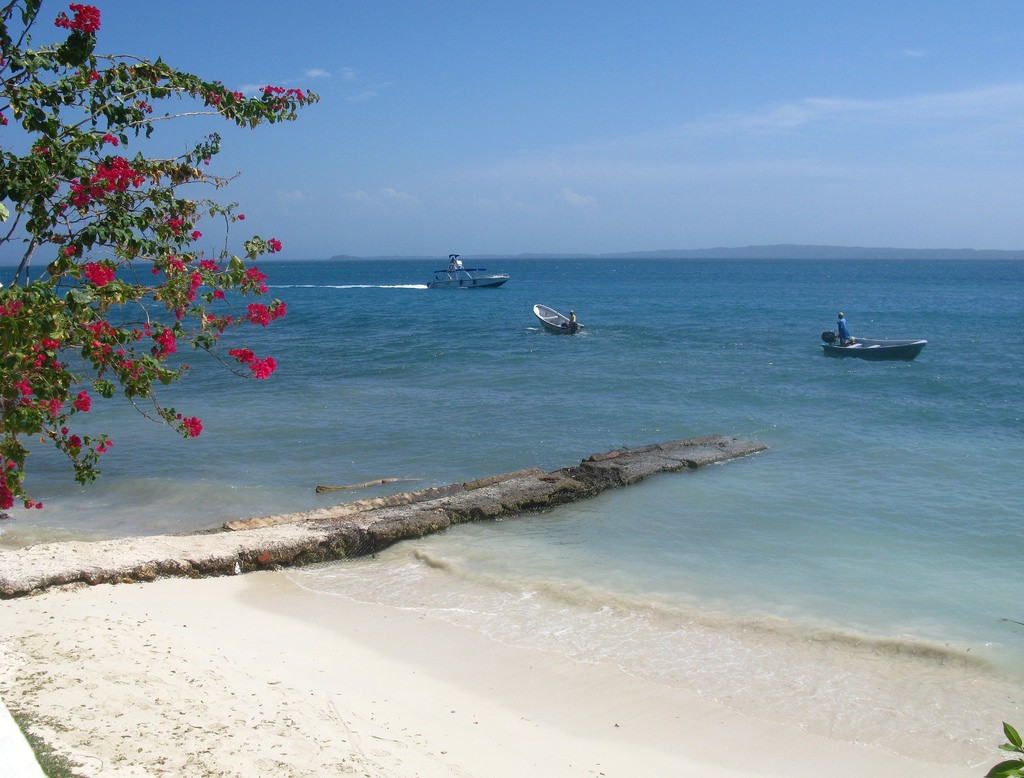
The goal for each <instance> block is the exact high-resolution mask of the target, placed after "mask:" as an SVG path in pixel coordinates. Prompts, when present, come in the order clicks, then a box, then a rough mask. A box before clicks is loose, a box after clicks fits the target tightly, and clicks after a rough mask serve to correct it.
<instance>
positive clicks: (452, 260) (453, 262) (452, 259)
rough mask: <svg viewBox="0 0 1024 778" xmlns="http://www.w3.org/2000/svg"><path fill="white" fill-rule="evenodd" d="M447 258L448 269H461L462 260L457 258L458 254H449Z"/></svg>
mask: <svg viewBox="0 0 1024 778" xmlns="http://www.w3.org/2000/svg"><path fill="white" fill-rule="evenodd" d="M448 260H449V261H448V269H449V270H462V260H461V259H459V255H458V254H449V255H448Z"/></svg>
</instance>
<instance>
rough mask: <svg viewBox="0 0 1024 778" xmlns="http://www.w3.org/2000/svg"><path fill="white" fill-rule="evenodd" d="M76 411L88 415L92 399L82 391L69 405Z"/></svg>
mask: <svg viewBox="0 0 1024 778" xmlns="http://www.w3.org/2000/svg"><path fill="white" fill-rule="evenodd" d="M71 404H72V405H73V406H74V407H75V410H76V411H81V412H82V413H88V412H89V409H90V408H91V407H92V398H91V397H89V393H88V392H87V391H85V390H84V389H83V390H82V391H80V392H79V393H78V397H76V398H75V400H74V402H72V403H71Z"/></svg>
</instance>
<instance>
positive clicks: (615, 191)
mask: <svg viewBox="0 0 1024 778" xmlns="http://www.w3.org/2000/svg"><path fill="white" fill-rule="evenodd" d="M93 2H94V4H95V5H97V6H98V7H99V8H100V9H101V12H102V14H103V17H102V21H103V25H102V28H101V30H100V32H99V36H98V37H99V45H98V51H100V52H103V53H110V52H119V53H131V54H137V55H140V56H145V57H149V58H155V57H157V56H161V57H163V58H164V59H165V60H167V61H168V62H170V63H171V64H173V65H176V66H179V67H181V68H184V69H188V70H191V71H193V72H195V73H198V74H199V75H202V76H204V77H207V78H219V79H220V80H222V81H223V82H224V83H225V84H227V85H228V86H230V87H233V88H239V89H244V88H251V87H252V86H254V85H262V84H266V83H273V84H277V85H284V86H291V87H306V88H310V89H312V90H314V91H317V92H319V93H320V94H321V97H322V102H321V103H320V104H319V105H316V106H314V107H312V108H309V109H307V110H306V111H304V112H303V114H302V116H301V117H300V119H299V120H298V121H297V122H295V123H288V124H285V125H278V126H273V127H267V128H261V129H258V130H256V131H253V132H241V131H233V130H231V128H230V127H229V126H228V125H226V124H224V125H223V126H221V125H219V124H218V125H209V124H204V122H203V121H202V120H198V121H195V122H193V123H192V124H191V125H189V126H187V127H185V129H177V130H174V133H178V132H181V133H183V134H184V136H185V137H195V138H198V137H201V136H202V135H203V134H204V133H205V132H207V131H209V130H210V129H211V128H216V129H218V130H220V131H222V132H223V134H224V136H225V151H224V153H222V154H221V155H220V156H219V157H218V158H217V160H216V161H215V167H216V169H217V172H221V173H233V172H235V171H238V172H240V173H241V176H240V177H239V178H238V179H237V180H236V181H235V182H234V183H233V184H232V185H231V186H230V187H229V189H228V190H227V194H226V197H227V198H228V199H231V200H237V201H239V202H240V203H241V205H242V210H243V211H244V212H245V213H246V214H247V217H248V221H247V222H246V224H247V226H248V227H250V228H255V229H256V230H257V231H258V232H260V233H261V234H263V235H264V236H271V235H275V236H277V237H278V238H280V239H281V240H282V241H283V243H284V247H285V248H284V252H283V255H282V256H284V257H286V258H322V257H329V256H332V255H335V254H352V255H360V256H378V255H387V256H398V255H417V256H424V255H430V256H433V255H436V256H445V255H447V254H448V253H450V252H458V253H461V254H463V255H464V256H469V257H472V256H473V255H476V254H507V255H512V254H518V253H522V252H540V253H549V252H552V253H602V252H622V251H633V250H638V251H641V250H657V249H691V248H706V247H715V246H745V245H751V244H762V243H820V244H836V245H857V246H894V247H907V248H910V247H914V248H929V247H932V248H939V247H946V248H962V247H971V248H994V249H1020V248H1024V3H1022V2H1019V0H1014V1H1013V2H1010V1H1009V0H1007V1H1006V2H991V1H989V0H975V2H971V3H965V2H961V1H956V2H953V1H950V0H934V1H932V2H923V1H917V2H914V1H910V2H893V1H892V0H886V2H875V1H874V0H866V1H862V2H858V3H851V2H843V3H836V2H829V1H828V0H814V1H809V2H802V1H801V2H796V1H790V2H786V1H785V0H781V1H779V2H768V1H755V0H751V1H750V2H738V1H730V0H717V1H716V2H699V3H698V2H684V1H683V0H677V1H675V2H671V1H666V2H644V1H643V0H636V1H635V2H630V3H626V2H621V1H620V2H603V1H602V0H594V1H591V2H582V1H577V0H573V1H570V2H560V1H559V0H545V1H544V2H534V0H525V1H524V0H519V1H518V2H505V3H498V2H490V1H489V0H476V1H475V2H456V1H451V2H426V1H423V2H417V1H416V0H406V1H405V2H401V1H398V0H316V1H314V0H291V2H288V3H280V2H275V3H266V2H261V1H260V0H247V1H245V2H242V1H241V0H205V2H196V1H195V0H175V1H174V2H170V1H168V2H152V1H151V0H93ZM65 7H66V6H65V4H64V3H53V2H47V3H44V13H43V16H44V18H48V12H49V11H52V12H53V15H56V12H57V11H59V10H61V9H62V8H65Z"/></svg>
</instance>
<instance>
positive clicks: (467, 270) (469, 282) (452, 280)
mask: <svg viewBox="0 0 1024 778" xmlns="http://www.w3.org/2000/svg"><path fill="white" fill-rule="evenodd" d="M486 272H487V268H483V267H463V265H462V260H461V259H459V255H458V254H449V255H448V267H447V268H445V269H444V270H435V271H434V278H433V280H431V281H428V282H427V287H428V288H429V289H495V288H497V287H499V286H501V285H502V284H503V283H505V282H506V281H508V274H507V273H491V274H490V275H480V274H481V273H486ZM474 273H475V274H476V275H474Z"/></svg>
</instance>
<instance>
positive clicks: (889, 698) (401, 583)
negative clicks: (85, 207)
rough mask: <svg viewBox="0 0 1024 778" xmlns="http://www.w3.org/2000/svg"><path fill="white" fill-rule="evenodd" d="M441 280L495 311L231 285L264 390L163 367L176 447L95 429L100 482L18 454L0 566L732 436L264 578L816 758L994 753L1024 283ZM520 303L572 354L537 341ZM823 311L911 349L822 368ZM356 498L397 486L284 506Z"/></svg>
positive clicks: (443, 296) (168, 441)
mask: <svg viewBox="0 0 1024 778" xmlns="http://www.w3.org/2000/svg"><path fill="white" fill-rule="evenodd" d="M469 264H470V265H472V264H484V265H485V266H486V267H487V268H488V269H489V270H490V271H492V272H506V273H509V274H510V275H511V280H510V281H509V282H508V283H507V284H505V285H504V286H503V287H501V288H499V289H493V290H472V291H470V290H461V291H458V290H433V289H427V288H426V281H427V279H428V278H429V277H430V275H431V271H432V270H434V269H435V265H436V266H438V267H440V266H441V265H440V260H439V261H438V262H436V263H435V262H429V261H409V260H405V261H383V260H375V261H345V262H290V263H277V264H264V265H261V267H262V269H264V270H265V271H266V272H267V273H268V275H269V283H270V285H271V287H272V289H271V291H272V294H273V295H274V296H277V297H280V298H281V299H283V300H285V301H286V302H287V303H288V309H289V313H288V316H287V317H286V318H285V319H283V320H281V321H280V322H276V323H275V324H273V325H272V326H270V327H269V328H267V329H266V330H262V329H259V330H258V331H257V328H248V329H247V330H245V331H244V332H240V333H239V337H241V336H244V342H245V344H246V345H249V346H250V347H252V348H253V349H254V350H255V351H256V352H257V354H258V355H260V356H263V355H266V354H271V355H273V356H274V357H275V358H276V359H277V360H278V363H279V368H278V371H277V373H276V374H275V375H274V376H273V377H272V378H271V379H270V380H268V381H266V382H254V381H247V380H241V379H237V380H236V379H233V377H232V376H230V375H229V374H228V373H227V372H226V371H225V370H224V369H223V367H221V366H220V365H217V364H215V363H213V361H212V360H209V359H208V358H207V359H205V360H204V359H202V358H197V359H196V360H194V362H193V364H194V370H193V374H192V375H190V377H189V378H188V379H186V381H185V382H184V384H183V385H182V386H181V387H176V388H173V389H171V390H169V391H165V392H164V394H163V395H162V396H163V397H164V398H165V399H167V400H168V401H170V402H171V403H172V404H174V405H176V406H177V408H178V410H180V411H182V412H184V413H185V414H186V415H190V416H191V415H196V416H199V417H200V418H202V419H203V421H204V425H205V431H204V432H203V434H202V436H201V437H200V438H198V439H196V440H193V441H185V440H183V439H180V438H178V437H177V436H176V435H175V434H174V433H172V432H170V431H168V430H165V429H162V428H160V427H159V426H158V425H156V424H154V423H152V422H149V421H146V420H145V419H144V418H143V417H142V416H141V415H139V414H137V413H135V411H134V410H132V409H131V408H130V406H127V405H126V403H125V402H123V401H122V402H117V403H115V402H107V403H101V402H96V403H94V410H93V412H92V413H90V414H89V423H90V424H92V425H95V429H97V430H100V429H102V430H105V431H107V432H109V433H110V434H111V435H112V437H113V439H114V442H115V447H114V449H113V450H112V452H111V454H110V455H108V457H107V459H106V461H105V463H104V465H105V467H104V475H103V477H102V479H101V480H100V481H98V482H97V483H95V484H93V485H90V486H88V487H79V486H77V485H74V484H73V483H72V482H71V481H70V478H69V476H68V472H67V469H66V467H65V466H64V465H63V464H62V463H60V462H59V461H58V460H57V459H56V458H48V455H47V454H46V452H42V451H40V452H37V453H35V454H33V459H34V460H35V462H34V463H33V466H34V467H36V473H35V477H34V479H33V481H32V482H31V488H32V491H33V495H34V496H35V497H37V498H39V499H42V500H43V502H44V503H45V506H46V507H45V509H44V510H42V511H30V512H24V511H15V512H14V513H13V515H14V516H15V518H14V519H13V520H11V521H6V522H2V523H0V533H2V534H0V543H3V544H5V545H25V544H30V543H37V542H42V541H46V540H52V539H63V538H100V537H112V536H120V535H129V534H156V533H164V532H181V531H188V530H194V529H205V528H209V527H214V526H218V525H220V524H221V523H222V522H223V521H225V520H228V519H232V518H237V517H242V516H258V515H266V514H271V513H278V512H282V511H297V510H304V509H308V508H312V507H318V506H324V505H328V504H333V503H335V502H339V501H342V500H355V499H361V498H365V497H370V496H377V495H380V494H385V493H389V492H394V491H406V490H411V489H421V488H426V487H428V486H433V485H438V484H446V483H451V482H455V481H462V480H467V479H472V478H477V477H481V476H485V475H491V474H495V473H502V472H508V471H512V470H517V469H520V468H525V467H542V468H544V469H555V468H559V467H563V466H567V465H572V464H575V463H576V462H578V461H579V460H580V459H581V458H583V457H586V456H588V455H590V454H592V453H595V452H601V451H608V450H611V449H615V448H619V447H623V446H634V445H642V444H646V443H653V442H658V441H664V440H669V439H675V438H685V437H691V436H695V435H704V434H709V433H722V434H727V435H736V436H739V437H742V438H748V439H751V440H756V441H760V442H762V443H765V444H767V446H768V450H767V451H766V452H764V453H762V454H759V455H757V456H753V457H749V458H746V459H743V460H739V461H734V462H730V463H727V464H725V465H721V466H715V467H711V468H708V469H705V470H701V471H697V472H692V473H690V472H687V473H677V474H664V475H659V476H656V477H654V478H651V479H649V480H648V481H646V482H643V483H641V484H638V485H636V486H632V487H629V488H627V489H622V490H616V491H612V492H608V493H605V494H603V495H601V496H600V497H598V498H596V499H594V500H591V501H587V502H582V503H577V504H574V505H569V506H564V507H561V508H558V509H556V510H552V511H550V512H548V513H545V514H541V515H532V516H525V517H522V518H516V519H511V520H506V521H502V522H489V523H484V524H478V525H471V526H464V527H459V528H456V529H452V530H450V531H448V532H446V533H444V534H441V535H436V536H432V537H428V538H424V539H422V540H418V541H409V542H406V543H403V544H400V545H399V546H396V547H394V548H392V549H390V550H388V551H387V552H385V553H382V554H380V555H379V556H378V557H375V558H373V559H366V560H359V561H356V562H344V563H339V564H333V565H327V566H323V567H317V568H310V569H304V570H301V571H293V572H291V573H289V575H291V576H292V577H293V578H294V579H295V580H296V581H297V582H299V583H300V584H301V585H303V586H305V587H307V588H309V589H311V590H313V591H317V592H321V593H323V594H324V595H325V596H348V597H355V598H357V599H367V600H375V601H381V602H388V603H391V604H393V605H395V606H396V607H418V608H422V609H425V610H429V611H430V612H431V613H433V614H434V615H436V616H437V617H438V618H449V619H453V620H457V621H459V622H460V623H464V624H465V625H466V626H467V627H470V628H474V629H480V630H483V631H485V632H487V633H488V634H491V635H492V636H494V637H495V639H500V640H507V641H523V642H528V643H530V644H531V645H536V646H537V647H538V648H541V649H548V650H558V651H563V652H566V653H568V654H570V655H572V656H574V657H576V658H578V659H579V660H580V661H594V660H598V659H610V660H612V661H616V662H618V663H619V664H620V665H621V666H622V667H623V668H624V669H626V670H627V671H628V672H632V673H635V674H636V675H637V676H638V677H642V678H647V679H650V680H653V681H655V682H659V683H669V684H678V685H680V686H687V687H690V688H694V689H696V690H697V691H698V692H700V693H701V694H704V695H707V696H710V697H714V698H716V699H720V700H723V701H728V700H730V699H734V698H741V699H743V700H744V705H745V706H746V707H747V708H749V709H752V710H755V711H757V710H760V709H762V708H763V711H762V712H763V714H764V715H766V716H774V715H776V714H778V712H779V711H781V710H785V711H787V714H792V715H795V716H797V717H799V716H800V715H801V713H802V712H803V713H805V714H806V715H805V716H804V720H807V719H808V718H809V719H811V720H813V721H815V722H817V723H816V724H813V725H811V729H812V730H820V731H822V732H825V733H828V734H832V735H835V736H849V737H851V738H854V739H863V740H867V741H872V740H874V741H877V742H879V743H882V744H883V745H887V746H891V747H893V748H904V747H905V746H898V745H897V743H898V742H902V743H905V742H907V741H908V740H910V741H912V740H913V739H914V738H915V737H919V736H921V733H929V732H931V733H934V732H936V731H941V732H947V733H951V734H950V735H949V738H950V742H951V743H954V745H952V746H950V748H956V747H960V746H962V745H963V743H962V742H961V739H962V738H967V739H968V740H969V741H970V742H971V743H978V744H981V745H978V748H979V749H988V750H991V748H990V744H991V743H998V742H999V739H1000V734H1001V731H1000V727H999V722H1000V720H1001V718H1004V717H1005V718H1012V717H1013V716H1014V715H1015V714H1016V711H1017V700H1016V698H1015V697H1014V691H1013V690H1014V689H1016V688H1019V679H1020V678H1021V677H1022V676H1024V625H1022V624H1021V623H1019V622H1024V564H1022V562H1024V558H1022V552H1024V511H1022V506H1024V477H1022V475H1024V473H1022V462H1024V377H1022V367H1024V339H1022V338H1021V332H1022V329H1024V263H1019V262H1009V261H1007V262H999V261H994V262H989V261H970V262H959V261H883V260H877V261H856V262H836V261H770V262H768V261H764V262H758V261H655V262H650V261H640V260H615V261H612V260H603V259H586V260H576V259H545V260H541V259H536V260H523V259H516V260H513V259H509V260H488V261H487V262H486V263H474V262H470V263H469ZM534 303H544V304H546V305H548V306H551V307H553V308H556V309H558V310H561V311H563V312H566V313H567V312H568V309H569V308H573V309H575V311H576V313H577V315H578V317H579V320H580V321H581V322H582V323H584V324H585V325H586V328H585V332H584V333H583V334H580V335H578V336H575V337H562V336H556V335H550V334H547V333H545V332H543V331H542V330H540V329H539V327H538V322H537V321H536V320H535V318H534V317H533V314H532V312H531V309H532V306H533V304H534ZM839 310H843V311H845V313H846V316H847V318H848V319H849V322H850V326H851V329H852V331H853V334H854V335H860V336H862V337H873V338H927V339H928V346H927V347H926V348H925V350H924V351H923V353H922V354H921V355H920V356H919V357H918V358H917V360H916V361H914V362H864V361H860V360H852V359H834V358H828V357H825V356H824V355H823V354H822V349H821V346H820V343H821V341H820V335H821V333H822V331H823V330H829V329H834V324H835V319H836V313H837V311H839ZM381 478H401V479H409V480H405V481H402V482H400V483H395V484H390V485H388V486H385V487H377V488H372V489H364V490H359V491H354V492H334V493H328V494H323V495H317V494H315V493H314V487H315V486H316V485H317V484H327V485H344V484H356V483H361V482H364V481H370V480H374V479H381ZM907 694H912V696H914V698H915V699H917V700H923V701H922V702H920V704H916V707H915V704H904V702H902V701H901V700H903V698H904V697H905V696H906V695H907ZM897 701H900V702H897ZM804 708H806V710H804ZM1019 723H1021V724H1024V717H1021V718H1020V719H1019ZM890 741H891V742H890ZM930 747H932V748H942V747H944V746H943V745H942V744H941V743H940V744H939V745H938V746H935V745H932V746H930ZM971 747H973V746H971ZM982 753H984V752H982ZM979 759H984V757H983V756H979Z"/></svg>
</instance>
